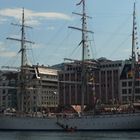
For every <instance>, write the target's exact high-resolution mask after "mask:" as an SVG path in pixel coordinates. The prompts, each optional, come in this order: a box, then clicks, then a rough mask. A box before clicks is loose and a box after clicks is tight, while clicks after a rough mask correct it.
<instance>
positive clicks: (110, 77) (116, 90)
mask: <svg viewBox="0 0 140 140" xmlns="http://www.w3.org/2000/svg"><path fill="white" fill-rule="evenodd" d="M98 61H99V65H98V67H99V71H98V72H97V73H96V77H97V80H98V83H99V84H98V85H97V86H96V96H97V97H98V98H99V99H100V101H101V103H103V104H115V103H116V102H119V101H120V98H121V97H120V96H121V95H120V75H121V72H122V70H123V66H124V62H123V61H111V60H107V59H105V58H101V59H99V60H98Z"/></svg>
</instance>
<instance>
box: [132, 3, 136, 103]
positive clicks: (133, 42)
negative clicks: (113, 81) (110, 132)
mask: <svg viewBox="0 0 140 140" xmlns="http://www.w3.org/2000/svg"><path fill="white" fill-rule="evenodd" d="M136 30H137V27H136V6H135V2H134V11H133V27H132V63H131V71H132V95H131V104H133V103H134V102H135V81H136V53H135V50H136V36H135V35H136V34H137V33H136Z"/></svg>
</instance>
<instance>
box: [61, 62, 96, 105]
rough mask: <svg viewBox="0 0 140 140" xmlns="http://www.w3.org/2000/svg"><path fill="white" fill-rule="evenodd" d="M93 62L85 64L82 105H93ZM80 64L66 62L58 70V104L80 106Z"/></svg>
mask: <svg viewBox="0 0 140 140" xmlns="http://www.w3.org/2000/svg"><path fill="white" fill-rule="evenodd" d="M94 68H95V64H92V63H90V64H89V65H88V67H87V66H86V79H85V80H86V83H87V84H86V86H85V94H84V105H85V106H89V107H90V106H93V104H94V93H95V91H94V90H93V89H95V88H93V87H94V86H95V85H93V72H92V70H93V69H94ZM81 74H82V64H81V62H80V61H78V62H67V63H65V64H64V68H63V70H62V71H60V72H59V85H58V87H59V104H60V106H74V105H76V106H77V105H79V106H81V103H82V87H81V85H82V75H81Z"/></svg>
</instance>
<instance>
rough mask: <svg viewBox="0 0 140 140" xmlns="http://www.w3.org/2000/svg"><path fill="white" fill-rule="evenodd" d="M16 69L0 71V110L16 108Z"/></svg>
mask: <svg viewBox="0 0 140 140" xmlns="http://www.w3.org/2000/svg"><path fill="white" fill-rule="evenodd" d="M17 77H18V72H16V71H1V72H0V110H5V109H7V108H15V109H17V87H16V85H17V79H18V78H17Z"/></svg>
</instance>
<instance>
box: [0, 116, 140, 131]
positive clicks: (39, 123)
mask: <svg viewBox="0 0 140 140" xmlns="http://www.w3.org/2000/svg"><path fill="white" fill-rule="evenodd" d="M0 130H20V131H25V130H31V131H69V130H73V131H101V130H113V131H118V130H119V131H122V130H132V131H133V130H140V114H137V113H134V114H113V115H96V116H83V117H59V118H56V117H53V118H31V117H9V116H5V117H4V116H1V117H0Z"/></svg>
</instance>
